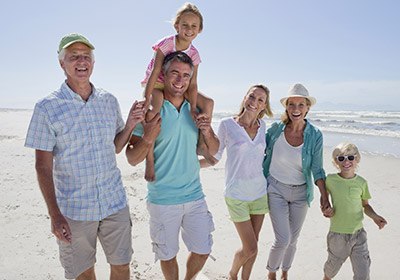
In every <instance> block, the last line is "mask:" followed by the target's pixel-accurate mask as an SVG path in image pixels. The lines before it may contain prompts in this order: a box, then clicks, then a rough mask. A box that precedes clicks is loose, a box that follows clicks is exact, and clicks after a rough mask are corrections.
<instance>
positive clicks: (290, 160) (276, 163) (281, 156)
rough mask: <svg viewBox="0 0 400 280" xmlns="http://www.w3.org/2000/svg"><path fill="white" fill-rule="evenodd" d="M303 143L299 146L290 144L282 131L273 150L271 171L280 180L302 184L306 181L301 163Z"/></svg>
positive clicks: (285, 182) (286, 182)
mask: <svg viewBox="0 0 400 280" xmlns="http://www.w3.org/2000/svg"><path fill="white" fill-rule="evenodd" d="M302 147H303V144H301V145H300V146H298V147H293V146H292V145H290V144H289V143H288V142H287V140H286V137H285V133H281V135H280V136H279V138H278V139H277V140H276V142H275V145H274V150H273V152H272V159H271V166H270V167H269V173H270V174H271V176H272V177H274V178H275V179H276V180H278V181H279V182H282V183H284V184H288V185H302V184H305V183H306V179H305V178H304V175H303V171H302V164H301V158H302V157H301V152H302Z"/></svg>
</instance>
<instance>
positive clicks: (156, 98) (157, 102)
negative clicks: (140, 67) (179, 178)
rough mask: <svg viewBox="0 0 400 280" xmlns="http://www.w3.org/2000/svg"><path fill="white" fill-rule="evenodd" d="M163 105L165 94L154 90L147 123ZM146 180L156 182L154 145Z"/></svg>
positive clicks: (147, 165)
mask: <svg viewBox="0 0 400 280" xmlns="http://www.w3.org/2000/svg"><path fill="white" fill-rule="evenodd" d="M163 103H164V95H163V92H162V91H161V90H158V89H155V90H153V93H152V97H151V106H152V109H151V110H148V111H147V113H146V121H149V120H151V119H153V117H154V116H155V115H156V114H157V113H159V112H160V110H161V106H162V104H163ZM144 179H145V180H146V181H148V182H153V181H155V180H156V173H155V169H154V145H152V146H151V147H150V149H149V152H148V154H147V157H146V169H145V173H144Z"/></svg>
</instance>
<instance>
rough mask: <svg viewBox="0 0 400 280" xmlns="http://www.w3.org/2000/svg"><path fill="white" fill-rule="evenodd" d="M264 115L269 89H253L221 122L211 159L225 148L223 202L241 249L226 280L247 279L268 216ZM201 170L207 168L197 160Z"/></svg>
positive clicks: (258, 86) (260, 87)
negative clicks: (263, 166) (217, 148)
mask: <svg viewBox="0 0 400 280" xmlns="http://www.w3.org/2000/svg"><path fill="white" fill-rule="evenodd" d="M264 115H267V116H269V117H271V116H272V111H271V108H270V104H269V89H268V88H267V87H266V86H264V85H253V86H251V87H250V89H249V90H248V92H247V94H246V96H245V97H244V99H243V101H242V104H241V108H240V112H239V114H238V115H237V116H235V117H229V118H225V119H223V120H222V121H221V124H220V126H219V129H218V138H219V141H220V147H219V151H218V153H217V154H216V155H215V157H216V160H217V161H219V160H220V159H221V157H222V153H223V151H224V149H225V148H226V151H227V159H226V163H225V190H224V195H225V202H226V204H227V206H228V211H229V214H230V218H231V220H232V221H233V222H234V223H235V227H236V230H237V232H238V233H239V236H240V239H241V241H242V247H241V249H239V250H238V251H237V252H236V253H235V256H234V259H233V264H232V267H231V270H230V271H229V279H237V275H238V273H239V270H240V269H241V268H242V272H241V279H249V277H250V273H251V269H252V267H253V264H254V261H255V259H256V256H257V242H258V235H259V233H260V230H261V227H262V224H263V221H264V215H265V214H266V213H268V211H269V209H268V199H267V190H266V188H267V181H266V179H265V177H264V175H263V168H262V163H263V159H264V150H265V132H266V126H265V122H264V121H263V120H262V118H263V117H264ZM201 164H202V167H205V166H209V165H208V164H207V163H206V161H204V160H201Z"/></svg>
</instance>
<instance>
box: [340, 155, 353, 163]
mask: <svg viewBox="0 0 400 280" xmlns="http://www.w3.org/2000/svg"><path fill="white" fill-rule="evenodd" d="M355 158H356V156H355V155H354V156H353V155H351V156H337V157H336V159H337V160H338V161H340V162H342V161H345V160H346V159H347V160H349V161H353V160H354V159H355Z"/></svg>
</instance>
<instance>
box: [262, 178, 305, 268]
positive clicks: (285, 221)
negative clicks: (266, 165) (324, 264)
mask: <svg viewBox="0 0 400 280" xmlns="http://www.w3.org/2000/svg"><path fill="white" fill-rule="evenodd" d="M267 180H268V202H269V209H270V212H269V216H270V217H271V222H272V227H273V229H274V233H275V241H274V243H273V245H272V248H271V251H270V253H269V258H268V263H267V269H268V270H269V271H271V272H275V271H277V270H279V268H280V267H282V270H283V271H288V270H289V269H290V267H291V266H292V262H293V259H294V254H295V252H296V244H297V239H298V237H299V235H300V231H301V228H302V226H303V223H304V220H305V217H306V214H307V210H308V204H307V199H306V197H307V190H306V185H305V184H304V185H296V186H294V185H287V184H283V183H281V182H279V181H278V180H276V179H275V178H274V177H272V176H269V177H268V179H267Z"/></svg>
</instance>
